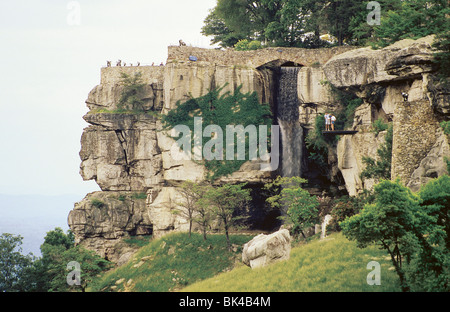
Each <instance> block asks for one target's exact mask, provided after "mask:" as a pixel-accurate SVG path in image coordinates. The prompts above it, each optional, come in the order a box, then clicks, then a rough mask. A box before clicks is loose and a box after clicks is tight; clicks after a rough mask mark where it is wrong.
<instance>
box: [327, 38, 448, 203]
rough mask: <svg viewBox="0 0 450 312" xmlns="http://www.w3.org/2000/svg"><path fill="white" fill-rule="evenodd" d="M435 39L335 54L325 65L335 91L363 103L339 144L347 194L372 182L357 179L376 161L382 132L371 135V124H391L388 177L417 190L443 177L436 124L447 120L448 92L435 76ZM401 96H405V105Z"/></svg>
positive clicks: (442, 152)
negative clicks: (379, 121)
mask: <svg viewBox="0 0 450 312" xmlns="http://www.w3.org/2000/svg"><path fill="white" fill-rule="evenodd" d="M433 40H434V36H428V37H424V38H421V39H418V40H410V39H406V40H401V41H399V42H397V43H395V44H393V45H390V46H388V47H385V48H383V49H380V50H372V49H371V48H361V49H356V50H352V51H348V52H345V53H342V54H339V55H337V56H335V57H333V58H331V59H330V60H329V61H328V62H327V63H326V64H325V65H324V66H323V71H324V73H325V75H326V78H327V80H328V81H329V82H331V83H332V84H333V85H334V86H335V87H337V88H340V89H342V90H347V91H351V92H354V93H355V94H356V95H357V96H358V97H360V98H362V99H363V101H364V104H363V105H361V106H360V107H358V109H357V110H356V112H355V117H354V123H353V127H352V129H353V130H357V131H358V133H356V134H355V135H352V136H351V137H343V138H341V139H340V140H339V143H338V145H337V154H338V168H339V170H340V172H341V173H342V176H343V178H344V180H345V185H346V188H347V191H348V193H349V194H350V195H356V194H357V193H358V192H360V191H361V190H362V189H363V188H366V189H370V188H371V187H372V186H373V184H374V183H375V182H376V181H374V180H373V179H370V180H368V179H364V180H361V178H360V174H361V172H362V170H364V164H363V163H362V158H363V157H371V158H374V159H377V157H378V156H377V153H376V151H377V149H378V148H379V147H380V145H381V144H382V143H383V142H384V133H383V132H381V133H379V134H378V135H375V134H374V133H373V131H372V125H373V122H374V121H375V120H377V119H379V118H381V119H382V120H383V121H384V122H385V123H389V122H391V123H392V124H393V157H392V171H391V177H392V178H396V177H399V178H400V179H401V181H402V182H403V183H404V184H406V185H409V186H411V187H412V188H413V189H414V190H418V188H420V185H422V184H423V183H426V181H429V179H430V178H431V177H437V176H439V175H442V174H444V173H445V172H446V170H445V166H444V161H443V157H445V155H446V151H447V149H448V142H444V141H443V140H442V139H440V137H442V136H439V135H438V132H439V131H440V130H439V121H440V120H448V119H449V115H448V111H449V110H448V106H449V100H448V93H449V92H448V90H446V89H445V87H443V86H442V85H440V84H439V83H438V82H437V81H436V78H435V77H434V71H435V67H434V65H433V62H432V59H433V53H434V51H433V49H432V43H433ZM402 92H406V93H407V94H408V99H407V101H404V99H403V96H402Z"/></svg>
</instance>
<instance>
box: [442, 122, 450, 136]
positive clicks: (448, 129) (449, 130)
mask: <svg viewBox="0 0 450 312" xmlns="http://www.w3.org/2000/svg"><path fill="white" fill-rule="evenodd" d="M440 126H441V127H442V129H444V133H445V134H450V121H442V122H441V123H440Z"/></svg>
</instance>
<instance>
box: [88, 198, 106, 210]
mask: <svg viewBox="0 0 450 312" xmlns="http://www.w3.org/2000/svg"><path fill="white" fill-rule="evenodd" d="M91 204H92V206H94V207H96V208H103V207H104V206H105V203H104V202H103V201H101V200H100V199H97V198H92V199H91Z"/></svg>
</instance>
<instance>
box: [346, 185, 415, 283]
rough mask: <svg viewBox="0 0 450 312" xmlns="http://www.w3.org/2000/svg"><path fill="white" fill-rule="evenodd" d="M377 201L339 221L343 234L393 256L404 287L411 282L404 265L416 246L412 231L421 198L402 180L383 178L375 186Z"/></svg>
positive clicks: (360, 245)
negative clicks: (404, 261)
mask: <svg viewBox="0 0 450 312" xmlns="http://www.w3.org/2000/svg"><path fill="white" fill-rule="evenodd" d="M374 194H375V201H374V203H373V204H368V205H365V206H364V209H363V210H362V211H361V213H359V214H357V215H354V216H352V217H350V218H347V219H345V220H344V221H342V222H341V223H340V224H339V225H340V226H341V228H342V231H343V233H344V235H345V236H346V237H347V238H348V239H350V240H355V241H356V242H357V244H358V247H360V248H364V247H366V246H368V245H370V244H377V245H379V246H380V247H381V248H383V249H385V250H386V251H387V252H388V253H389V255H390V256H391V260H392V263H393V265H394V268H395V270H396V272H397V274H398V276H399V278H400V283H401V287H402V290H403V291H409V290H410V286H409V285H408V282H407V280H406V274H405V271H404V269H403V268H402V260H403V258H404V257H407V259H410V256H411V254H412V252H413V251H412V249H414V248H413V247H414V246H415V241H414V236H413V235H412V232H413V226H414V222H415V219H414V218H415V215H414V212H415V211H417V210H418V206H419V199H418V197H417V196H415V195H414V194H413V193H412V192H411V191H410V190H409V189H408V188H406V187H404V186H403V185H401V183H400V182H399V181H395V182H392V181H387V180H386V181H384V180H383V181H382V182H380V183H379V184H377V185H376V186H375V188H374Z"/></svg>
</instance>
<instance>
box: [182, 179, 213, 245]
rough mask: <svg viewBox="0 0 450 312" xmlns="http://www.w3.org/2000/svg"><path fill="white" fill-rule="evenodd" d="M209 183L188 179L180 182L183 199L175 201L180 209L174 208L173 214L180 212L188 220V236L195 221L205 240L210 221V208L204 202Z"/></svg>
mask: <svg viewBox="0 0 450 312" xmlns="http://www.w3.org/2000/svg"><path fill="white" fill-rule="evenodd" d="M210 187H211V186H210V185H207V184H201V183H195V182H192V181H190V180H187V181H184V182H183V183H182V184H181V187H180V189H179V192H180V194H181V197H182V198H183V201H182V202H180V203H177V205H178V206H181V207H182V209H176V210H175V214H180V215H181V216H183V217H184V218H185V219H186V220H188V222H189V237H191V232H192V225H193V223H194V222H195V223H197V224H198V225H199V226H200V229H201V231H202V233H203V239H204V240H206V231H207V229H208V225H209V223H210V221H211V209H210V208H209V205H208V203H207V202H205V194H206V192H207V191H208V189H209V188H210Z"/></svg>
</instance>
